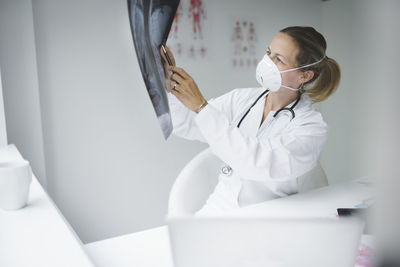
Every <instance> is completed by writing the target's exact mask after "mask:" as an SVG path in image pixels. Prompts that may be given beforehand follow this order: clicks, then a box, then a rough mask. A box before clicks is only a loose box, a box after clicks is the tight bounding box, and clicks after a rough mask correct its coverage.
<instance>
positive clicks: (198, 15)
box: [189, 0, 206, 39]
mask: <svg viewBox="0 0 400 267" xmlns="http://www.w3.org/2000/svg"><path fill="white" fill-rule="evenodd" d="M189 18H192V21H193V35H194V39H197V37H199V38H200V39H203V33H202V29H201V24H202V23H201V22H202V20H201V19H205V18H206V15H205V12H204V6H203V1H202V0H190V6H189Z"/></svg>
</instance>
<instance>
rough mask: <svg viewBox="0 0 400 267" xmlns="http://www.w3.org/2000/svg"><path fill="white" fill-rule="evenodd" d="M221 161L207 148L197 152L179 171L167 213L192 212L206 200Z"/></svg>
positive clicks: (221, 163)
mask: <svg viewBox="0 0 400 267" xmlns="http://www.w3.org/2000/svg"><path fill="white" fill-rule="evenodd" d="M222 166H223V162H222V161H221V160H220V159H219V158H218V157H216V156H215V155H214V154H213V153H212V152H211V150H210V149H209V148H207V149H205V150H203V151H201V152H200V153H199V154H197V155H196V156H195V157H194V158H193V159H192V160H191V161H190V162H189V163H188V164H187V165H186V166H185V167H184V168H183V169H182V171H181V172H180V173H179V175H178V177H177V178H176V180H175V183H174V185H173V186H172V189H171V192H170V195H169V201H168V214H169V215H184V214H193V213H195V212H196V211H197V210H199V209H200V208H201V207H202V206H203V205H204V203H205V202H206V200H207V198H208V196H209V195H210V194H211V193H212V191H213V190H214V188H215V186H216V184H217V181H218V171H219V169H220V168H221V167H222Z"/></svg>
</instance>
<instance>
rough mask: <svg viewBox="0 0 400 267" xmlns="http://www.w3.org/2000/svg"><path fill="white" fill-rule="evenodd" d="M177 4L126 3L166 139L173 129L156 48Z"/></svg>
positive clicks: (163, 0)
mask: <svg viewBox="0 0 400 267" xmlns="http://www.w3.org/2000/svg"><path fill="white" fill-rule="evenodd" d="M178 5H179V0H128V10H129V20H130V25H131V31H132V37H133V42H134V44H135V49H136V55H137V58H138V61H139V66H140V70H141V71H142V76H143V80H144V83H145V85H146V88H147V92H148V93H149V96H150V99H151V102H152V103H153V107H154V110H155V112H156V115H157V118H158V120H159V123H160V126H161V130H162V132H163V135H164V138H165V139H167V138H168V137H169V136H170V134H171V132H172V129H173V126H172V121H171V114H170V111H169V106H168V98H167V91H166V85H165V78H164V77H165V76H164V65H163V61H162V58H161V55H160V52H159V51H160V50H159V49H160V46H161V44H165V43H166V41H167V39H168V34H169V31H170V29H171V25H172V22H173V20H174V17H175V13H176V10H177V8H178Z"/></svg>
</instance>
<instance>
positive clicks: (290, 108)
mask: <svg viewBox="0 0 400 267" xmlns="http://www.w3.org/2000/svg"><path fill="white" fill-rule="evenodd" d="M268 91H269V90H268V89H267V90H265V91H264V92H263V93H262V94H261V95H260V96H259V97H257V99H256V101H254V103H253V104H252V105H251V106H250V107H249V109H248V110H247V111H246V113H245V114H244V115H243V117H242V118H241V119H240V121H239V123H238V125H237V126H236V127H238V128H239V127H240V124H242V121H243V120H244V118H246V116H247V114H249V112H250V110H251V109H252V108H253V107H254V106H255V105H256V104H257V102H258V100H260V99H261V98H262V97H263V96H264V95H266V94H267V93H268ZM300 97H301V94H300V95H299V97H298V98H297V100H296V102H294V103H293V105H291V106H290V107H284V108H281V109H279V110H277V111H276V112H275V114H274V116H273V117H274V118H276V117H277V116H278V115H279V113H280V112H281V111H289V112H290V114H291V115H292V118H291V119H290V120H293V119H294V117H296V114H295V113H294V108H295V107H296V105H297V103H299V101H300Z"/></svg>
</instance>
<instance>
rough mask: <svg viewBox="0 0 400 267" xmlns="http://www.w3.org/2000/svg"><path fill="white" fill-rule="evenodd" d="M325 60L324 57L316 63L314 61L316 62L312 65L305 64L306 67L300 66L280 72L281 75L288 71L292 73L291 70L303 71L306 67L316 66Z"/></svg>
mask: <svg viewBox="0 0 400 267" xmlns="http://www.w3.org/2000/svg"><path fill="white" fill-rule="evenodd" d="M325 58H326V56H323V58H321V59H320V60H318V61H316V62H314V63H311V64H307V65H304V66H300V67H297V68H293V69H288V70H282V71H281V73H283V72H288V71H292V70H299V69H303V68H307V67H311V66H314V65H317V64H319V63H321V62H322V60H324V59H325Z"/></svg>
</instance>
